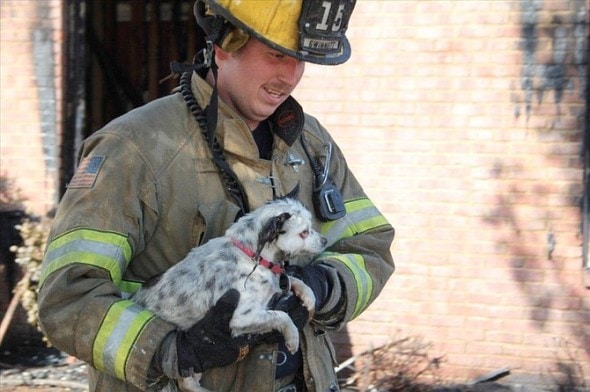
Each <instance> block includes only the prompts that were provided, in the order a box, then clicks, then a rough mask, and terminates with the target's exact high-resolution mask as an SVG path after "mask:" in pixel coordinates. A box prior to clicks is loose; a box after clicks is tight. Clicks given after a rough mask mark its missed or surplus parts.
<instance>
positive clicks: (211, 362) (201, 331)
mask: <svg viewBox="0 0 590 392" xmlns="http://www.w3.org/2000/svg"><path fill="white" fill-rule="evenodd" d="M239 299H240V293H239V292H238V291H237V290H235V289H230V290H228V291H227V292H226V293H225V294H224V295H223V296H222V297H221V298H220V299H219V301H217V303H216V304H215V306H213V307H212V308H211V309H210V310H209V311H208V312H207V314H206V315H205V317H204V318H203V319H202V320H201V321H199V322H197V323H196V324H195V325H194V326H192V327H191V329H189V330H187V331H178V332H177V333H176V350H177V356H178V371H179V374H180V375H181V376H182V377H190V376H192V375H193V374H194V373H202V372H203V371H205V370H207V369H210V368H214V367H221V366H226V365H229V364H231V363H234V362H236V361H238V360H240V359H242V358H243V357H244V356H245V355H246V354H247V353H248V351H249V350H250V341H249V339H250V338H249V336H246V335H244V336H238V337H235V338H234V337H232V335H231V330H230V328H229V322H230V320H231V318H232V316H233V314H234V310H236V307H237V305H238V301H239Z"/></svg>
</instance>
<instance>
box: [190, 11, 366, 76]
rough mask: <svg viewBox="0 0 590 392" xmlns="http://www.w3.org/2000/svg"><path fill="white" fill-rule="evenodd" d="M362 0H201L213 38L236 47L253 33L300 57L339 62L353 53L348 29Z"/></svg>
mask: <svg viewBox="0 0 590 392" xmlns="http://www.w3.org/2000/svg"><path fill="white" fill-rule="evenodd" d="M355 3H356V0H322V1H318V0H197V1H196V2H195V6H194V13H195V17H196V19H197V22H198V24H199V25H200V26H201V28H202V29H203V30H204V31H205V34H207V35H208V37H209V39H210V40H211V41H212V42H214V43H215V44H217V45H219V46H221V47H222V48H223V49H224V50H228V51H233V50H236V49H238V48H239V47H241V46H242V45H244V44H245V43H246V41H247V40H248V38H249V37H250V36H253V37H255V38H257V39H259V40H260V41H262V42H264V43H265V44H266V45H268V46H270V47H271V48H273V49H276V50H278V51H280V52H281V53H284V54H286V55H288V56H292V57H295V58H297V59H299V60H303V61H309V62H311V63H316V64H325V65H335V64H341V63H344V62H345V61H346V60H348V59H349V58H350V51H351V50H350V43H349V42H348V39H347V38H346V36H345V35H344V34H345V32H346V29H347V27H348V21H349V19H350V16H351V14H352V11H353V9H354V6H355Z"/></svg>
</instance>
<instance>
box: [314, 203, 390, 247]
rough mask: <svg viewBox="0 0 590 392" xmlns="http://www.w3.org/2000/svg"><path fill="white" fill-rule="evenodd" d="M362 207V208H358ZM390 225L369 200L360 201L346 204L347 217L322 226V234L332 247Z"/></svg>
mask: <svg viewBox="0 0 590 392" xmlns="http://www.w3.org/2000/svg"><path fill="white" fill-rule="evenodd" d="M358 207H360V208H358ZM388 224H389V223H388V222H387V220H386V219H385V217H384V216H383V215H382V214H381V213H380V212H379V210H378V209H377V208H376V207H375V206H374V205H373V203H372V202H371V201H370V200H369V199H360V200H355V201H351V202H347V203H346V216H345V217H344V218H342V219H338V220H336V221H332V222H326V223H324V224H322V226H321V228H320V232H321V233H322V234H323V235H324V236H325V237H326V238H328V244H329V245H332V244H334V243H335V242H336V241H338V240H341V239H343V238H350V237H352V236H354V235H357V234H360V233H364V232H366V231H369V230H371V229H375V228H377V227H381V226H384V225H388Z"/></svg>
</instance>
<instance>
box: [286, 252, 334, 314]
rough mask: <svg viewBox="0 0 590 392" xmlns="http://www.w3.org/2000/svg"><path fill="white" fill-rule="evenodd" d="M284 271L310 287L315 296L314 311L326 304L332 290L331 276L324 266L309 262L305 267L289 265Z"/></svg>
mask: <svg viewBox="0 0 590 392" xmlns="http://www.w3.org/2000/svg"><path fill="white" fill-rule="evenodd" d="M285 272H286V273H287V275H290V276H293V277H295V278H298V279H300V280H302V281H303V283H305V284H306V285H308V286H309V287H310V288H311V290H312V291H313V294H314V296H315V310H316V311H317V310H318V309H321V308H322V307H323V306H324V305H325V304H326V301H327V300H328V298H329V296H330V291H331V290H332V278H331V277H330V275H329V273H328V271H327V270H326V269H325V268H322V267H320V266H317V265H311V264H308V265H306V266H305V267H301V266H298V265H290V266H287V267H286V268H285Z"/></svg>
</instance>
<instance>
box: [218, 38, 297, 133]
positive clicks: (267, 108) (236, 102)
mask: <svg viewBox="0 0 590 392" xmlns="http://www.w3.org/2000/svg"><path fill="white" fill-rule="evenodd" d="M215 52H216V58H215V59H216V62H217V65H218V67H219V70H218V79H217V89H218V92H219V96H220V97H221V99H222V100H223V101H224V102H225V103H226V104H228V105H229V106H230V107H232V108H233V109H234V110H235V111H236V112H238V113H239V114H240V115H241V116H242V117H243V118H244V119H245V120H246V123H247V124H248V126H249V127H250V129H254V128H256V127H257V126H258V124H259V123H260V122H261V121H263V120H265V119H266V118H267V117H268V116H270V115H271V114H272V113H274V111H275V110H276V108H277V107H278V106H279V105H280V104H281V103H283V102H284V101H285V100H286V99H287V97H288V96H289V95H290V94H291V92H292V91H293V90H294V89H295V87H297V84H299V81H300V80H301V77H302V76H303V72H304V70H305V63H304V62H303V61H300V60H297V59H295V58H293V57H289V56H286V55H284V54H282V53H281V52H279V51H276V50H274V49H272V48H270V47H268V46H266V45H265V44H263V43H262V42H260V41H258V40H257V39H254V38H250V40H249V41H248V42H247V43H246V45H244V46H243V47H242V48H241V49H240V50H239V51H238V52H235V53H228V52H225V51H223V50H222V49H220V48H218V47H217V48H216V50H215Z"/></svg>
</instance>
